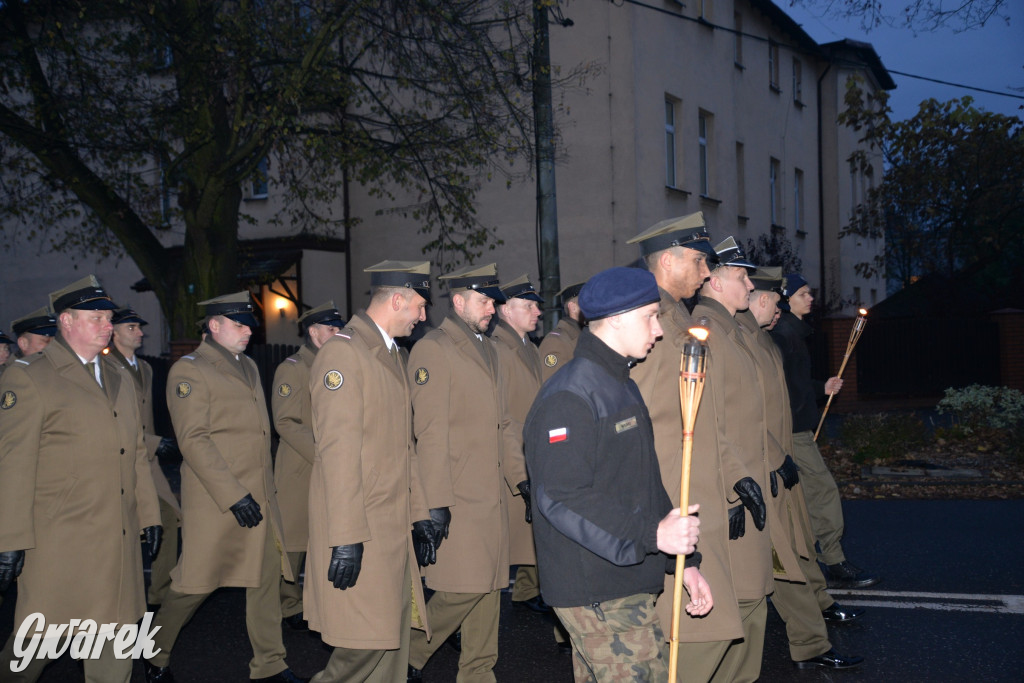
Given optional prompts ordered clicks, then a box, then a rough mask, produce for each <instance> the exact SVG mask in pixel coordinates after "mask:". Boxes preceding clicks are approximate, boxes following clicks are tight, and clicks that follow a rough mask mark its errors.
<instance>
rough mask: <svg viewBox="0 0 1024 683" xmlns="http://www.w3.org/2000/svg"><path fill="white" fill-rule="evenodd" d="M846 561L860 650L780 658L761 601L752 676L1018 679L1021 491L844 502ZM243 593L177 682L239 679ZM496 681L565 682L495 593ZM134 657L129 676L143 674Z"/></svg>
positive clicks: (213, 604)
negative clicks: (822, 664) (867, 579)
mask: <svg viewBox="0 0 1024 683" xmlns="http://www.w3.org/2000/svg"><path fill="white" fill-rule="evenodd" d="M844 508H845V510H846V523H847V534H846V535H847V538H846V541H845V543H844V546H845V549H846V552H847V555H848V559H850V560H851V561H853V562H854V563H856V564H859V565H860V566H863V567H866V568H870V569H871V570H872V571H875V572H877V573H879V574H881V575H882V577H883V581H882V582H881V583H880V584H878V585H877V586H874V587H872V588H870V589H868V590H867V591H850V592H848V593H844V594H838V593H837V594H835V595H836V598H837V599H838V600H839V601H840V602H842V603H848V604H858V605H863V606H865V607H866V608H867V613H866V614H865V615H864V617H863V618H861V619H860V620H859V621H857V622H854V623H852V624H848V625H843V626H835V627H830V632H831V637H832V641H833V645H834V646H835V648H836V649H837V650H839V651H840V652H843V653H850V654H859V655H862V656H864V657H865V659H866V660H867V661H866V662H865V664H864V665H862V666H861V667H860V668H858V669H855V670H851V671H843V672H826V671H823V670H816V671H798V670H796V669H795V668H794V667H793V666H792V664H791V663H790V661H789V654H788V649H787V646H786V636H785V631H784V626H783V624H782V621H781V619H779V617H778V615H777V614H776V613H775V611H774V610H772V609H770V610H769V613H768V614H769V616H768V634H767V637H766V642H765V654H764V664H763V667H762V676H761V680H762V681H771V682H774V681H787V682H788V681H798V682H802V681H841V682H843V683H855V682H857V683H859V682H862V681H863V682H871V683H877V682H886V681H895V682H899V683H916V682H919V681H920V682H922V683H924V682H929V683H934V682H944V681H950V682H961V681H986V682H990V681H991V682H995V681H1018V682H1019V681H1022V680H1024V645H1022V642H1021V641H1022V639H1024V548H1022V540H1024V501H1022V500H1014V501H871V500H860V501H848V502H846V503H845V504H844ZM12 603H13V596H12V595H11V594H8V595H7V596H6V599H5V600H4V604H3V606H2V607H0V638H2V639H3V640H6V638H7V636H8V634H9V633H10V632H11V630H12V620H13V604H12ZM243 613H244V592H243V591H241V590H221V591H218V592H217V593H215V594H214V595H213V596H211V597H210V599H209V600H207V602H206V603H205V604H204V605H203V606H202V608H200V610H199V612H198V613H197V614H196V616H195V618H194V619H193V621H192V623H191V624H189V625H188V626H187V627H186V628H185V630H184V631H183V632H182V635H181V637H180V639H179V641H178V644H177V645H176V647H175V649H174V654H173V657H172V662H171V666H172V668H173V669H174V672H175V676H176V678H177V680H178V681H179V682H180V683H189V682H193V681H194V682H196V683H208V682H211V681H225V682H228V683H230V682H234V681H238V682H240V683H241V682H242V681H245V680H247V676H248V669H247V662H248V659H249V657H250V649H249V643H248V639H247V638H246V635H245V626H244V617H243ZM500 638H501V640H500V645H499V647H500V652H501V655H500V659H499V661H498V666H497V668H496V670H495V674H496V676H497V679H498V681H501V682H503V683H570V682H571V681H572V666H571V663H570V660H569V656H568V655H566V654H564V653H562V652H560V651H558V649H557V648H556V647H555V645H554V641H553V638H552V636H551V627H550V624H549V623H548V622H547V621H546V619H545V618H544V617H542V616H539V615H536V614H534V613H533V612H530V611H528V610H526V609H524V608H522V607H518V606H515V607H514V606H512V605H511V603H510V602H509V596H508V595H507V594H506V595H505V596H504V599H503V605H502V616H501V635H500ZM285 645H286V646H287V648H288V653H289V656H288V662H289V664H290V665H291V667H292V668H293V669H294V670H295V671H296V673H298V674H300V675H303V676H311V675H312V674H314V673H316V672H317V671H318V670H320V668H321V667H322V666H323V664H324V663H325V662H326V661H327V658H328V656H329V651H328V649H327V648H325V647H324V646H323V645H322V644H321V642H320V640H319V638H317V637H316V636H315V635H313V634H308V633H296V632H293V631H291V630H286V632H285ZM457 665H458V662H457V655H456V654H455V652H454V651H453V650H451V649H450V648H448V647H447V646H445V647H442V648H441V650H440V651H438V653H437V654H436V655H435V656H434V658H433V659H432V660H431V661H430V662H429V663H428V664H427V666H426V668H425V670H424V680H425V681H427V683H449V682H453V681H455V672H456V670H457ZM2 678H3V677H2V676H0V679H2ZM41 680H42V681H43V682H44V683H68V682H71V681H81V680H82V674H81V672H80V669H79V668H78V666H77V664H76V663H75V662H73V661H71V660H70V659H68V658H65V659H63V660H61V661H59V662H56V663H55V664H53V665H51V666H50V667H49V668H48V669H47V671H46V673H45V674H44V676H43V678H42V679H41ZM143 680H144V678H143V675H142V667H141V665H140V664H136V667H135V673H134V676H133V677H132V681H133V682H141V681H143Z"/></svg>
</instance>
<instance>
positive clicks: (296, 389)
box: [270, 301, 345, 631]
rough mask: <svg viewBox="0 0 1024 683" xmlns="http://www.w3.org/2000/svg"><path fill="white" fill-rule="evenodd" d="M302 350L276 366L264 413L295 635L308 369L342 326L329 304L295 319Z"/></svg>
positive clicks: (305, 527)
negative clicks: (270, 430) (269, 423)
mask: <svg viewBox="0 0 1024 683" xmlns="http://www.w3.org/2000/svg"><path fill="white" fill-rule="evenodd" d="M297 322H298V325H299V331H300V332H301V333H302V336H303V344H302V347H301V348H300V349H299V350H298V352H297V353H293V354H292V355H290V356H288V357H287V358H285V359H284V361H283V362H282V363H281V364H280V365H278V366H277V370H276V371H275V372H274V384H273V387H274V393H273V394H272V395H271V397H270V410H271V412H272V413H273V416H274V429H276V430H277V433H278V436H280V437H281V441H280V442H279V443H278V446H277V457H276V458H275V460H274V484H275V485H276V486H277V504H278V506H279V507H280V508H281V521H282V522H283V523H284V537H285V538H286V539H287V542H288V545H287V547H286V548H285V551H286V552H287V553H288V565H289V566H290V567H291V571H292V576H294V577H295V581H285V580H284V578H283V577H282V579H281V615H282V616H283V617H284V623H285V624H287V625H288V626H290V627H291V628H293V629H296V630H298V631H305V630H307V628H308V625H307V623H306V620H305V619H303V618H302V586H300V585H299V574H300V573H301V572H302V563H303V561H304V560H305V559H306V546H307V545H309V474H310V472H312V471H313V454H314V449H313V413H312V409H311V408H310V404H309V368H310V366H312V365H313V358H315V357H316V353H317V351H318V350H319V349H320V347H321V346H323V345H324V342H326V341H327V340H328V339H330V338H331V337H333V336H334V333H335V332H337V331H338V330H339V329H340V328H342V327H344V326H345V321H344V320H343V319H342V317H341V313H340V312H339V311H338V308H337V307H336V306H335V305H334V302H333V301H328V302H326V303H323V304H320V305H319V306H317V307H315V308H311V309H310V310H308V311H306V312H305V313H303V314H302V315H301V316H299V319H298V321H297Z"/></svg>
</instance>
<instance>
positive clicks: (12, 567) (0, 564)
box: [0, 550, 25, 593]
mask: <svg viewBox="0 0 1024 683" xmlns="http://www.w3.org/2000/svg"><path fill="white" fill-rule="evenodd" d="M24 566H25V551H24V550H5V551H4V552H2V553H0V593H4V592H6V591H7V589H8V588H10V586H11V584H12V583H14V580H15V579H16V578H18V577H19V576H21V570H22V568H23V567H24Z"/></svg>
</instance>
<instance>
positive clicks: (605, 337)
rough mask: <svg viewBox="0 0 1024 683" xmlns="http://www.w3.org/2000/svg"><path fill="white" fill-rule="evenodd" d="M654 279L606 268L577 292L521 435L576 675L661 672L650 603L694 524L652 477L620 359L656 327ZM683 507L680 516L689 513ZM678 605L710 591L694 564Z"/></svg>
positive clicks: (649, 437)
mask: <svg viewBox="0 0 1024 683" xmlns="http://www.w3.org/2000/svg"><path fill="white" fill-rule="evenodd" d="M660 299H661V295H660V293H659V291H658V286H657V283H656V281H655V279H654V276H653V275H651V274H650V273H649V272H647V271H644V270H640V269H637V268H611V269H609V270H606V271H603V272H601V273H598V274H597V275H595V276H594V277H592V278H591V279H590V280H589V281H588V282H587V284H586V285H585V286H584V287H583V290H582V291H581V292H580V299H579V302H580V308H581V309H582V311H583V315H584V316H586V318H587V320H589V321H590V324H589V327H588V328H587V329H585V330H584V331H583V332H582V333H581V334H580V339H579V343H578V345H577V347H576V351H575V355H574V357H573V359H572V360H571V361H570V362H569V363H568V364H566V365H565V366H564V367H563V368H562V369H561V370H559V371H558V372H556V373H555V374H554V376H552V377H551V379H550V380H548V381H547V383H545V384H544V386H543V387H542V389H541V391H540V394H539V395H538V396H537V400H536V401H535V402H534V404H533V407H532V408H531V409H530V413H529V415H528V416H527V418H526V426H525V428H524V431H523V437H524V447H525V451H526V461H527V467H528V468H529V472H530V480H531V483H532V488H533V491H532V492H533V500H532V508H533V524H534V539H535V542H536V547H537V566H538V569H539V571H540V585H541V592H542V594H543V596H544V600H545V601H546V602H547V603H548V604H550V605H552V606H553V607H554V609H555V612H556V613H557V614H558V617H559V619H560V620H561V621H562V623H563V624H564V625H565V627H566V629H567V630H568V632H569V635H570V638H571V640H572V646H573V673H574V675H575V678H576V680H578V681H581V680H599V681H606V680H607V681H611V680H624V679H629V680H640V679H641V678H642V679H643V680H652V681H654V680H665V678H666V677H667V675H668V656H667V649H668V648H667V644H666V642H665V637H664V633H663V631H662V629H661V625H660V622H659V620H658V617H657V614H656V613H655V611H654V602H655V599H656V597H657V594H658V593H660V592H661V590H662V582H663V577H664V575H665V571H666V568H667V563H668V562H669V558H668V556H667V555H666V553H667V554H672V555H676V554H684V555H686V554H689V553H691V552H692V551H693V548H694V544H695V543H696V541H697V535H698V530H699V529H698V527H699V524H700V522H699V520H698V519H697V518H695V517H680V516H679V510H678V509H676V510H673V509H672V504H671V502H670V500H669V497H668V493H666V491H665V487H664V486H663V485H662V483H661V472H660V469H659V467H658V459H657V457H656V456H655V453H654V433H653V429H652V427H651V420H650V416H649V415H648V413H647V408H646V406H645V405H644V402H643V398H641V396H640V392H639V390H638V389H637V386H636V384H635V383H634V382H633V381H632V380H631V379H630V377H629V371H630V366H631V365H632V364H633V363H634V362H635V361H636V360H638V359H642V358H644V357H645V356H646V355H647V353H648V352H649V351H650V350H651V348H652V347H653V346H654V341H655V339H657V338H658V336H660V335H661V333H662V330H661V325H660V324H659V323H658V312H659V302H660ZM697 507H698V506H691V507H690V510H689V512H690V513H693V512H696V510H697ZM685 580H686V583H687V589H688V590H689V591H690V595H691V602H690V604H689V605H687V611H689V612H690V613H693V614H706V613H707V612H708V611H709V610H710V609H711V606H712V602H711V594H710V590H709V589H708V586H707V583H706V582H704V581H703V579H702V578H701V577H700V575H699V573H698V572H697V570H696V569H695V568H692V567H690V568H687V569H686V576H685Z"/></svg>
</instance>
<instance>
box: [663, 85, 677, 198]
mask: <svg viewBox="0 0 1024 683" xmlns="http://www.w3.org/2000/svg"><path fill="white" fill-rule="evenodd" d="M678 106H679V103H678V102H677V101H675V100H672V99H669V98H668V97H666V98H665V185H667V186H668V187H676V108H677V107H678Z"/></svg>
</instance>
